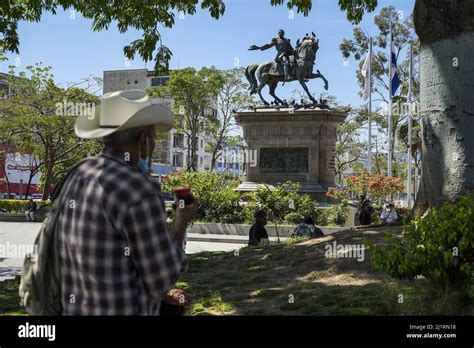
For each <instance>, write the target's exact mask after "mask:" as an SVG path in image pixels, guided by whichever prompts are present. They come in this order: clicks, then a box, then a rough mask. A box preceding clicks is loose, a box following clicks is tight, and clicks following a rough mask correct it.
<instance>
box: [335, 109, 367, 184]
mask: <svg viewBox="0 0 474 348" xmlns="http://www.w3.org/2000/svg"><path fill="white" fill-rule="evenodd" d="M358 115H359V113H358V112H357V111H351V112H349V116H348V118H347V119H346V121H345V122H344V123H343V124H341V125H340V127H339V128H338V130H337V133H336V149H335V151H334V159H335V172H336V173H335V174H336V178H337V181H338V183H339V184H340V185H343V183H344V182H343V181H344V173H347V172H358V171H363V167H362V166H361V165H360V162H359V160H360V157H361V156H362V154H363V153H364V151H365V149H366V144H365V142H364V141H362V140H361V139H360V136H361V134H360V128H361V127H362V124H363V121H362V120H361V118H360V117H357V116H358ZM357 164H359V165H358V166H357Z"/></svg>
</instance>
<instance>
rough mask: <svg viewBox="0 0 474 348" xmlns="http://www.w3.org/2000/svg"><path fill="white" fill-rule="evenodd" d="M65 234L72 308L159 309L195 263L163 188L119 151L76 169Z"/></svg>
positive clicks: (64, 211)
mask: <svg viewBox="0 0 474 348" xmlns="http://www.w3.org/2000/svg"><path fill="white" fill-rule="evenodd" d="M63 189H64V190H66V192H65V195H64V200H63V203H62V206H61V210H60V214H59V220H58V233H59V244H60V262H61V265H60V267H61V291H62V305H63V314H64V315H157V314H159V309H160V300H161V297H162V296H163V294H164V293H166V292H167V291H168V290H169V289H170V288H171V287H172V286H173V284H174V283H175V282H176V280H177V279H178V277H179V274H180V272H181V271H182V270H184V269H185V268H186V266H187V262H186V255H185V253H184V250H183V248H182V246H181V245H178V244H177V243H175V242H174V241H172V240H171V239H170V237H169V235H168V231H167V228H166V212H165V209H164V202H163V200H162V199H161V195H160V187H159V185H158V184H156V183H154V182H152V181H151V180H150V179H149V178H148V177H147V176H145V175H143V174H142V173H141V172H140V171H139V170H138V169H137V168H136V167H134V166H131V165H129V164H128V163H126V162H125V161H123V160H121V159H119V158H117V157H115V156H113V155H112V154H106V153H103V154H100V155H98V156H95V157H91V158H90V159H89V160H87V161H86V162H84V163H83V164H81V165H80V166H79V167H78V168H76V170H74V171H73V172H72V173H71V176H70V180H69V181H68V183H66V186H65V187H64V188H63Z"/></svg>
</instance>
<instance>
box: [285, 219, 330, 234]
mask: <svg viewBox="0 0 474 348" xmlns="http://www.w3.org/2000/svg"><path fill="white" fill-rule="evenodd" d="M291 237H309V238H317V237H324V233H323V231H321V229H320V228H318V227H316V226H314V220H313V219H312V218H311V217H310V216H307V217H305V219H304V220H303V222H302V223H300V224H299V225H298V226H297V227H296V228H295V230H294V231H293V233H292V234H291Z"/></svg>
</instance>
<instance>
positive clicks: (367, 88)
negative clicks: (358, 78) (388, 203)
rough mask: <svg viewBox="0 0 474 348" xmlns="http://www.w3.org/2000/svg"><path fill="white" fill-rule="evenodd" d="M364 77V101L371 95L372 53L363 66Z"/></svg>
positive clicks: (368, 54) (368, 55)
mask: <svg viewBox="0 0 474 348" xmlns="http://www.w3.org/2000/svg"><path fill="white" fill-rule="evenodd" d="M361 73H362V76H364V79H365V83H364V95H363V98H364V100H367V99H369V94H370V52H369V53H367V57H366V58H365V62H364V65H362V71H361Z"/></svg>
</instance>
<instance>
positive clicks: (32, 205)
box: [25, 199, 38, 221]
mask: <svg viewBox="0 0 474 348" xmlns="http://www.w3.org/2000/svg"><path fill="white" fill-rule="evenodd" d="M37 208H38V207H37V205H36V202H34V201H33V200H32V199H30V201H29V202H28V211H27V212H26V213H25V216H26V221H34V217H33V214H34V212H35V211H36V209H37Z"/></svg>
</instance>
